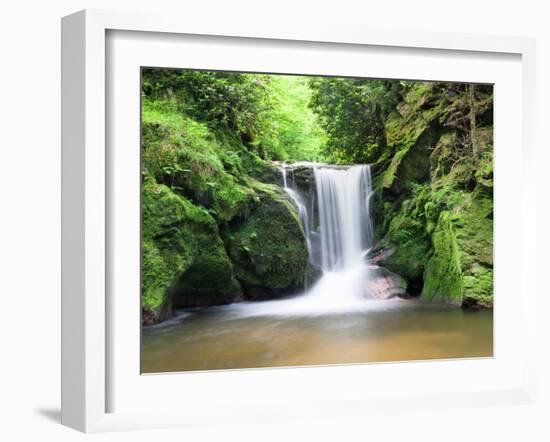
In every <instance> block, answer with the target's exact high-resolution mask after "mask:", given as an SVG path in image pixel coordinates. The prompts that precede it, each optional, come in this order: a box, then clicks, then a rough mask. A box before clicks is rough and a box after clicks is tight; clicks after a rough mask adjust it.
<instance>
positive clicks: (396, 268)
mask: <svg viewBox="0 0 550 442" xmlns="http://www.w3.org/2000/svg"><path fill="white" fill-rule="evenodd" d="M492 90H493V88H492V86H491V85H473V84H459V83H441V82H421V81H399V80H371V79H359V78H334V77H307V76H289V75H267V74H242V73H232V72H213V71H193V70H181V69H153V68H144V69H143V70H142V180H143V196H142V200H143V219H142V222H143V238H142V240H143V265H142V266H143V269H142V291H143V296H142V299H143V301H142V305H143V311H144V322H146V323H150V322H155V321H158V320H159V319H160V318H162V317H165V316H167V315H169V314H170V313H169V312H170V310H171V309H172V308H173V307H174V306H193V305H210V304H219V303H227V302H233V301H235V300H239V299H256V298H257V297H260V296H264V297H265V296H267V297H276V296H279V295H280V294H281V293H286V292H288V291H289V290H295V289H296V288H299V287H300V285H301V284H303V275H304V268H305V267H306V264H307V256H304V253H303V250H302V251H300V250H301V249H303V248H304V245H303V234H302V236H300V226H299V224H297V221H296V220H297V215H296V209H295V207H293V206H292V204H291V202H289V201H288V198H287V197H286V196H285V195H284V192H282V190H281V186H280V184H281V182H280V181H281V177H280V172H279V171H278V169H277V167H276V164H274V161H285V162H288V163H291V162H299V161H319V162H326V163H336V164H357V163H362V164H365V163H369V164H371V165H372V170H373V172H374V179H375V187H376V192H375V193H376V195H375V205H374V206H375V207H374V213H373V216H374V219H375V226H376V236H377V250H376V252H377V253H379V255H378V257H377V259H379V260H380V262H381V263H382V264H383V265H384V266H386V267H387V268H388V269H389V270H391V271H393V272H395V273H397V274H399V275H401V276H402V277H403V278H405V280H406V281H407V284H408V291H409V292H410V294H411V295H418V296H421V297H422V298H423V299H425V300H431V301H441V302H447V303H451V304H455V305H476V306H491V305H492V173H493V169H492V164H493V162H492V155H493V140H492V124H493V122H492V104H493V103H492V100H493V93H492ZM272 219H277V220H278V221H279V224H276V223H273V222H271V221H272ZM289 232H290V233H289ZM292 232H294V233H295V236H293V234H292ZM283 246H284V247H283Z"/></svg>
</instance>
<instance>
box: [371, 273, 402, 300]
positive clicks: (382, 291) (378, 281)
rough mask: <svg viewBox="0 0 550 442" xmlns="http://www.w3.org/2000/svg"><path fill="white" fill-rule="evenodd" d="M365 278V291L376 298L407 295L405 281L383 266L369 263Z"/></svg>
mask: <svg viewBox="0 0 550 442" xmlns="http://www.w3.org/2000/svg"><path fill="white" fill-rule="evenodd" d="M368 269H369V277H368V278H367V280H366V292H367V294H368V295H369V296H371V297H373V298H376V299H389V298H394V297H400V298H404V297H407V281H405V280H404V279H403V278H402V277H401V276H399V275H398V274H396V273H393V272H390V271H389V270H388V269H386V268H384V267H379V266H375V265H370V266H369V267H368Z"/></svg>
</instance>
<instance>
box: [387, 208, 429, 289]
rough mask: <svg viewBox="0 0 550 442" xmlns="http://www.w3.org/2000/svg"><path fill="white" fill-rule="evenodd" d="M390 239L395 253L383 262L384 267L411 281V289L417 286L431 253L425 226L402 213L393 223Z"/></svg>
mask: <svg viewBox="0 0 550 442" xmlns="http://www.w3.org/2000/svg"><path fill="white" fill-rule="evenodd" d="M388 238H389V240H390V241H391V244H392V249H393V253H392V254H391V255H390V256H389V257H387V258H386V259H385V260H384V261H383V265H384V266H385V267H387V268H388V269H389V270H391V271H392V272H395V273H397V274H399V275H401V276H403V277H404V278H406V279H407V280H408V281H410V282H411V284H410V285H411V287H415V286H417V285H418V284H419V282H418V280H419V279H420V280H421V279H422V276H423V274H424V268H425V264H426V261H427V258H428V256H429V254H430V251H431V248H430V241H429V238H428V236H427V235H426V232H425V230H424V225H423V224H422V222H421V221H419V220H415V219H413V218H411V217H410V215H409V216H408V215H407V214H405V213H400V214H399V215H397V216H395V217H394V218H393V219H392V221H391V224H390V228H389V232H388Z"/></svg>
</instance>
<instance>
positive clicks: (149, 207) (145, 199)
mask: <svg viewBox="0 0 550 442" xmlns="http://www.w3.org/2000/svg"><path fill="white" fill-rule="evenodd" d="M239 291H240V287H239V284H238V282H237V281H236V280H235V278H234V277H233V268H232V265H231V261H230V260H229V258H228V256H227V254H226V252H225V249H224V245H223V242H222V240H221V238H220V236H219V232H218V227H217V224H216V222H215V221H214V219H213V218H212V216H211V215H210V214H209V213H208V212H207V211H206V210H205V209H202V208H200V207H197V206H195V205H193V204H192V203H191V202H190V201H189V200H187V199H186V198H184V197H182V196H179V195H177V194H176V193H174V192H173V191H172V190H170V189H169V188H168V187H167V186H165V185H162V184H157V183H155V182H154V180H152V179H151V178H149V179H147V180H146V181H145V183H144V185H143V190H142V310H143V320H144V322H145V323H154V322H157V321H159V320H162V319H165V318H166V317H168V316H170V314H171V311H172V307H173V306H174V305H175V306H186V307H189V306H202V305H210V304H220V303H227V302H231V301H233V300H234V299H236V297H238V294H239Z"/></svg>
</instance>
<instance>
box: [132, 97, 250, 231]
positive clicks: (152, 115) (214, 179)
mask: <svg viewBox="0 0 550 442" xmlns="http://www.w3.org/2000/svg"><path fill="white" fill-rule="evenodd" d="M142 151H143V163H142V167H143V170H144V173H145V174H149V175H151V176H153V177H154V178H155V180H156V181H157V182H159V183H162V184H165V185H167V186H169V187H170V188H172V189H173V190H174V191H175V192H176V193H179V194H181V195H182V196H185V197H186V198H188V199H190V200H191V201H192V202H194V203H195V204H199V205H201V206H204V207H206V208H207V209H209V210H210V213H211V214H212V215H213V216H214V218H215V219H216V220H217V221H218V223H225V222H228V221H230V220H231V219H232V218H234V217H235V216H239V215H242V214H243V212H246V210H247V208H248V205H249V204H250V202H251V199H252V197H253V192H251V191H250V190H249V189H248V188H247V187H246V186H244V185H243V183H242V182H241V178H240V177H241V176H242V175H244V174H245V166H246V167H252V164H254V163H255V162H257V160H256V159H255V158H256V157H255V155H254V154H252V153H249V152H248V151H247V150H246V149H245V147H244V146H243V145H242V143H240V142H239V141H238V140H237V139H236V138H235V135H234V134H233V135H231V134H229V133H227V131H219V132H216V133H214V132H213V131H212V130H211V129H210V128H208V127H207V126H206V125H205V124H202V123H198V122H196V121H194V120H192V119H191V118H189V117H186V116H185V115H184V114H181V113H177V112H174V110H173V109H172V108H171V107H170V105H169V102H164V101H149V100H145V99H144V101H143V105H142ZM244 163H246V164H244Z"/></svg>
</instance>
